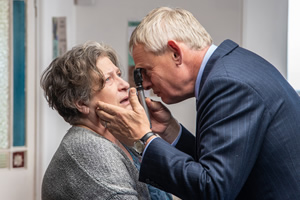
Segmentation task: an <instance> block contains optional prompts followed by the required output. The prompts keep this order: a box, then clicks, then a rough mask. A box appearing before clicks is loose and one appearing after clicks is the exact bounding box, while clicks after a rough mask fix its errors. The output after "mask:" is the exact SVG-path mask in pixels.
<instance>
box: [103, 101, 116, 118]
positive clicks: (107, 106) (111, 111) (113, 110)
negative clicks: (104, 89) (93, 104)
mask: <svg viewBox="0 0 300 200" xmlns="http://www.w3.org/2000/svg"><path fill="white" fill-rule="evenodd" d="M97 110H100V111H104V112H106V113H108V114H110V115H113V116H114V115H116V113H118V112H119V111H120V107H118V106H115V105H112V104H108V103H104V102H102V101H98V102H97Z"/></svg>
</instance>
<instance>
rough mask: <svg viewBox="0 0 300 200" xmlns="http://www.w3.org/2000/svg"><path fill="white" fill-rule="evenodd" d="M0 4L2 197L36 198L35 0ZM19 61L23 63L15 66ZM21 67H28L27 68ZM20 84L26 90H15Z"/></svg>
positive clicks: (6, 199) (10, 199) (10, 0)
mask: <svg viewBox="0 0 300 200" xmlns="http://www.w3.org/2000/svg"><path fill="white" fill-rule="evenodd" d="M0 4H1V5H0V24H1V26H0V46H1V51H0V69H1V70H0V79H1V80H2V81H3V83H1V87H0V95H1V96H0V99H1V101H0V119H1V121H0V199H3V200H19V199H24V200H33V199H35V190H36V186H35V154H36V152H35V149H36V148H35V146H36V144H35V138H36V132H35V129H36V128H35V126H36V123H35V121H36V106H35V101H36V100H35V93H36V92H35V91H36V78H35V77H36V75H35V71H36V69H35V67H36V66H35V44H36V43H35V9H34V0H23V1H22V0H18V1H15V0H0ZM14 12H15V14H14ZM16 13H17V14H16ZM14 23H15V26H14ZM22 30H23V32H22ZM22 36H23V38H22ZM16 39H17V40H16ZM14 49H15V51H14ZM16 54H17V55H16ZM22 56H23V57H22ZM22 59H23V62H22ZM20 62H21V65H20V66H14V65H19V63H20ZM19 67H22V68H24V67H25V68H24V71H22V70H19ZM14 69H17V70H15V71H16V72H14ZM20 71H21V73H20V74H18V72H20ZM18 76H21V78H18ZM16 77H17V78H16ZM22 78H23V79H22ZM14 79H15V80H14ZM18 87H19V88H18ZM20 87H21V89H22V88H23V90H21V91H16V90H19V89H20ZM14 96H16V97H17V98H14ZM18 113H21V117H20V116H17V114H18ZM14 131H15V132H14Z"/></svg>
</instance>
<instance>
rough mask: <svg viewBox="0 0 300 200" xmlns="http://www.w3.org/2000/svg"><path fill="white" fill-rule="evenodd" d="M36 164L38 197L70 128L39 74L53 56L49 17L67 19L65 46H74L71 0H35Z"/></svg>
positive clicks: (74, 11) (74, 26)
mask: <svg viewBox="0 0 300 200" xmlns="http://www.w3.org/2000/svg"><path fill="white" fill-rule="evenodd" d="M37 11H38V12H37V35H38V37H37V43H38V45H37V52H36V54H37V55H36V57H37V69H38V70H37V77H36V79H37V80H36V86H37V109H38V112H37V164H36V173H37V176H36V188H37V189H36V197H37V199H40V192H41V188H40V187H41V183H42V176H43V174H44V172H45V170H46V168H47V166H48V164H49V162H50V160H51V158H52V156H53V154H54V152H55V151H56V149H57V147H58V145H59V143H60V141H61V139H62V137H63V136H64V134H65V133H66V132H67V130H68V128H69V127H70V126H69V125H68V124H67V123H65V122H64V120H63V118H62V117H60V115H58V113H57V112H56V111H54V110H52V109H50V108H49V106H48V104H47V102H46V100H45V98H44V96H43V92H42V90H41V88H40V82H39V81H40V77H41V73H42V72H43V71H44V70H45V69H46V67H48V65H49V64H50V62H51V61H52V58H53V53H52V17H62V16H65V17H66V18H67V47H68V49H70V48H71V47H72V46H74V45H75V43H76V42H75V39H76V34H75V33H76V32H75V30H76V22H75V18H76V9H75V6H74V3H73V0H63V1H61V0H51V1H48V0H37Z"/></svg>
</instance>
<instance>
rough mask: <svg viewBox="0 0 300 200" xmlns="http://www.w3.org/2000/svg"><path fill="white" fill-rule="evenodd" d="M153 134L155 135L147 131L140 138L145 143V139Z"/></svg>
mask: <svg viewBox="0 0 300 200" xmlns="http://www.w3.org/2000/svg"><path fill="white" fill-rule="evenodd" d="M153 135H155V134H154V133H153V132H148V133H146V134H145V135H144V136H143V137H142V138H141V139H140V140H141V141H142V142H143V143H144V144H145V143H146V141H147V140H148V139H149V138H150V137H151V136H153Z"/></svg>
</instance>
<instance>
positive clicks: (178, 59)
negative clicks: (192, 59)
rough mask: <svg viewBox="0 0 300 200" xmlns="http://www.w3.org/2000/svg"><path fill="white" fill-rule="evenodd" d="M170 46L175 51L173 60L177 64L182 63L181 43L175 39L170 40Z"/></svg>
mask: <svg viewBox="0 0 300 200" xmlns="http://www.w3.org/2000/svg"><path fill="white" fill-rule="evenodd" d="M168 47H169V48H170V50H171V51H172V52H173V60H174V61H175V62H176V64H177V65H181V63H182V54H181V50H180V47H179V45H178V44H177V42H176V41H174V40H169V41H168Z"/></svg>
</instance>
